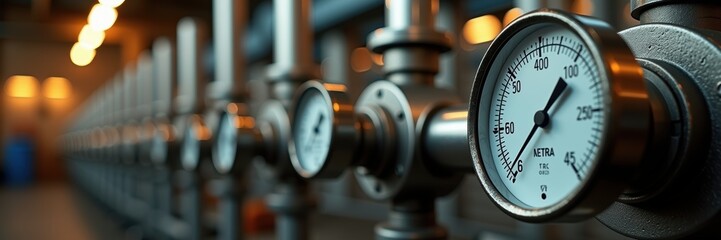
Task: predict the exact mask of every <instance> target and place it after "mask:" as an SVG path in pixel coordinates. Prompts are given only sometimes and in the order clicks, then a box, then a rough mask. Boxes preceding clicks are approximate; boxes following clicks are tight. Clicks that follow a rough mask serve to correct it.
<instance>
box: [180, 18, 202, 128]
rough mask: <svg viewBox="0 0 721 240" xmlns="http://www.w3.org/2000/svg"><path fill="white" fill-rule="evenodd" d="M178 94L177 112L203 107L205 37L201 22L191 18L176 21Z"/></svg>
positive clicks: (181, 112) (198, 109)
mask: <svg viewBox="0 0 721 240" xmlns="http://www.w3.org/2000/svg"><path fill="white" fill-rule="evenodd" d="M177 31H178V39H177V43H178V44H177V45H178V46H177V48H178V49H177V53H178V59H177V61H178V65H177V71H178V95H177V97H176V100H175V101H176V111H177V112H178V113H179V114H190V113H195V112H202V111H203V110H204V109H205V83H204V80H205V79H204V75H203V74H204V73H203V63H202V57H203V54H202V51H203V49H204V47H205V43H206V42H205V41H206V39H207V33H206V29H205V28H203V27H202V23H199V22H198V20H196V19H193V18H183V19H181V20H180V22H178V30H177Z"/></svg>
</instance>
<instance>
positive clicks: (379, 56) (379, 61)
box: [371, 53, 383, 66]
mask: <svg viewBox="0 0 721 240" xmlns="http://www.w3.org/2000/svg"><path fill="white" fill-rule="evenodd" d="M371 59H373V63H375V64H376V65H378V66H383V54H375V53H371Z"/></svg>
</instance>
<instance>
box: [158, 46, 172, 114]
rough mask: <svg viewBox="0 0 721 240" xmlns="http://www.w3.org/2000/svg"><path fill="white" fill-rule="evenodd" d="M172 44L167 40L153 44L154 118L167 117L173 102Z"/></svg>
mask: <svg viewBox="0 0 721 240" xmlns="http://www.w3.org/2000/svg"><path fill="white" fill-rule="evenodd" d="M174 65H175V63H174V61H173V44H172V43H171V42H170V40H168V39H167V38H164V37H163V38H158V39H157V40H155V42H154V43H153V68H154V71H153V73H154V79H155V81H154V82H155V86H156V87H155V89H156V90H155V94H154V95H153V102H154V104H155V107H154V110H155V112H154V115H155V117H168V116H169V115H170V111H171V106H172V101H173V99H172V98H173V88H174V85H173V84H174V83H173V70H174V68H173V67H174Z"/></svg>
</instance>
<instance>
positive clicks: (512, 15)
mask: <svg viewBox="0 0 721 240" xmlns="http://www.w3.org/2000/svg"><path fill="white" fill-rule="evenodd" d="M522 14H523V10H522V9H520V8H511V10H508V12H506V15H505V16H503V26H508V24H509V23H511V22H513V20H515V19H516V18H518V17H519V16H521V15H522Z"/></svg>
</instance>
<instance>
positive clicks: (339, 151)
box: [288, 80, 357, 178]
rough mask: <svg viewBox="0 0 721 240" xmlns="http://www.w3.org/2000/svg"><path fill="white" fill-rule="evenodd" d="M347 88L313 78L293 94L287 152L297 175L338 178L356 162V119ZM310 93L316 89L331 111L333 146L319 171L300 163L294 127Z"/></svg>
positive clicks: (329, 148) (331, 141)
mask: <svg viewBox="0 0 721 240" xmlns="http://www.w3.org/2000/svg"><path fill="white" fill-rule="evenodd" d="M346 91H347V89H346V87H345V85H341V84H333V83H322V82H320V81H317V80H310V81H306V82H305V83H303V84H302V85H301V86H300V87H299V88H298V91H297V92H296V96H295V97H294V103H296V105H295V106H293V109H292V111H291V112H292V113H293V114H292V115H291V117H292V119H291V126H292V127H291V129H292V130H291V134H290V135H291V138H290V143H289V144H288V152H289V153H290V160H291V163H292V164H293V168H294V169H295V171H296V172H297V173H298V175H300V176H302V177H304V178H336V177H338V176H340V175H341V174H342V173H343V172H344V171H345V169H347V168H348V167H349V166H350V165H351V163H352V161H353V152H354V147H355V142H356V138H357V135H356V127H355V124H356V121H355V114H354V110H353V104H351V102H350V100H349V97H348V94H347V92H346ZM310 92H316V93H315V94H319V95H320V96H322V97H323V99H324V103H325V104H326V106H325V107H327V108H328V109H329V110H330V111H329V112H330V116H329V117H330V119H331V123H332V124H333V125H332V126H331V136H330V146H329V147H328V153H327V154H326V157H325V160H324V161H323V164H322V166H321V167H320V168H318V170H317V171H308V169H306V168H304V167H303V165H302V164H301V160H300V159H299V157H298V154H297V150H296V146H295V136H294V135H295V131H294V130H295V129H297V128H296V127H295V125H296V124H297V123H296V120H297V119H298V118H297V117H299V115H298V111H299V110H300V109H299V104H300V103H301V101H303V99H302V98H303V97H306V96H310V95H309V94H310Z"/></svg>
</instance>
